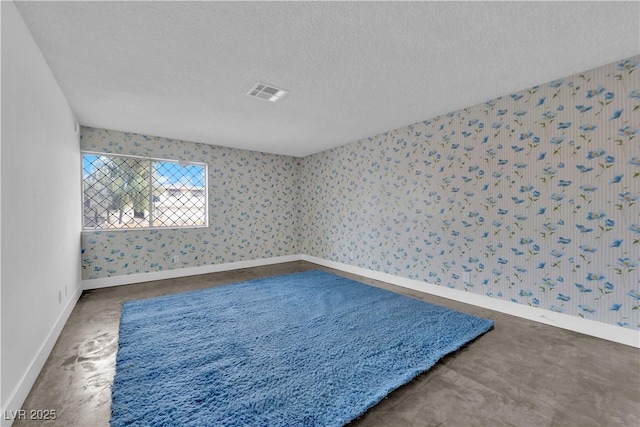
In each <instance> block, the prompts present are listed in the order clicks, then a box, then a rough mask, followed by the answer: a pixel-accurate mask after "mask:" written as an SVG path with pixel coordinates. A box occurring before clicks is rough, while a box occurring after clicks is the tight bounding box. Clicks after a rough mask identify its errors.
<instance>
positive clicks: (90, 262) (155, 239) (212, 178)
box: [80, 127, 300, 280]
mask: <svg viewBox="0 0 640 427" xmlns="http://www.w3.org/2000/svg"><path fill="white" fill-rule="evenodd" d="M80 146H81V149H82V150H87V151H96V152H104V153H117V154H130V155H138V156H148V157H156V158H163V159H172V160H185V161H189V160H190V161H197V162H203V163H207V164H208V165H209V177H208V179H209V227H208V228H197V229H156V230H126V231H96V232H86V233H83V234H82V269H83V273H82V277H83V279H85V280H86V279H97V278H103V277H111V276H120V275H125V274H133V273H145V272H152V271H161V270H167V269H174V268H183V267H197V266H203V265H209V264H222V263H226V262H237V261H247V260H254V259H261V258H270V257H276V256H284V255H292V254H297V253H300V250H299V248H298V245H297V242H298V237H297V233H296V227H297V219H298V217H299V213H298V212H297V207H298V203H297V197H298V196H299V193H300V192H299V191H298V182H299V176H298V175H299V172H300V159H297V158H294V157H287V156H279V155H273V154H265V153H258V152H254V151H245V150H237V149H231V148H223V147H217V146H212V145H208V144H200V143H193V142H187V141H179V140H173V139H167V138H160V137H151V136H146V135H136V134H132V133H123V132H116V131H109V130H104V129H94V128H85V127H83V128H82V132H81V142H80ZM175 255H177V256H179V260H180V261H179V262H178V263H173V262H172V259H173V257H174V256H175Z"/></svg>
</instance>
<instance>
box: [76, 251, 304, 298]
mask: <svg viewBox="0 0 640 427" xmlns="http://www.w3.org/2000/svg"><path fill="white" fill-rule="evenodd" d="M301 259H302V258H301V257H300V255H286V256H278V257H272V258H262V259H255V260H250V261H237V262H226V263H224V264H211V265H203V266H200V267H186V268H176V269H174V270H164V271H153V272H150V273H137V274H125V275H122V276H113V277H104V278H100V279H89V280H83V281H82V288H83V289H84V290H89V289H99V288H107V287H110V286H120V285H130V284H132V283H141V282H151V281H154V280H163V279H173V278H175V277H186V276H197V275H198V274H208V273H218V272H220V271H229V270H238V269H241V268H249V267H260V266H263V265H270V264H280V263H283V262H290V261H299V260H301Z"/></svg>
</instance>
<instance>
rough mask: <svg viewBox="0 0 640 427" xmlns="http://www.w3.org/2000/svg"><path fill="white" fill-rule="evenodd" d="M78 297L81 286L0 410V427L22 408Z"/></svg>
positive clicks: (6, 424)
mask: <svg viewBox="0 0 640 427" xmlns="http://www.w3.org/2000/svg"><path fill="white" fill-rule="evenodd" d="M80 295H82V286H77V287H76V290H75V292H74V293H73V294H72V295H71V298H69V300H68V301H67V304H66V305H65V306H64V310H62V313H60V316H58V319H57V320H56V322H55V323H54V325H53V327H52V328H51V330H50V331H49V334H48V335H47V338H46V339H45V340H44V342H43V343H42V345H40V348H39V349H38V352H37V353H36V355H35V357H34V358H33V360H31V363H29V367H28V368H27V371H26V372H25V373H24V375H23V376H22V378H20V381H19V382H18V385H17V386H16V388H15V389H14V390H13V392H11V394H10V395H9V397H8V398H7V400H6V402H7V403H6V406H5V407H4V408H2V417H1V419H0V420H1V422H0V425H1V426H2V427H5V426H7V427H8V426H11V424H13V419H7V418H11V417H10V414H18V410H20V408H22V405H23V404H24V401H25V399H26V398H27V396H28V395H29V392H30V391H31V387H33V384H34V383H35V382H36V379H38V375H40V371H41V370H42V367H43V366H44V364H45V362H46V361H47V358H48V357H49V354H50V353H51V350H52V349H53V346H54V345H55V343H56V341H57V340H58V337H59V336H60V333H61V332H62V328H63V327H64V325H65V324H66V323H67V319H69V316H70V315H71V312H72V311H73V308H74V307H75V306H76V303H77V302H78V299H80Z"/></svg>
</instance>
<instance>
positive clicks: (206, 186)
mask: <svg viewBox="0 0 640 427" xmlns="http://www.w3.org/2000/svg"><path fill="white" fill-rule="evenodd" d="M85 154H86V155H90V156H102V157H121V158H122V157H124V158H130V159H138V160H146V161H149V162H150V165H151V169H152V171H151V173H150V174H149V181H150V184H151V180H152V179H153V163H154V162H170V163H178V164H179V165H182V166H184V165H194V166H202V167H203V168H204V190H203V191H204V211H205V212H204V216H205V221H204V222H205V223H204V225H185V226H177V225H171V226H165V225H160V226H158V225H153V214H151V212H152V210H151V209H150V210H149V216H150V217H149V225H148V226H144V227H126V228H117V227H115V228H86V227H85V214H84V206H85V195H84V192H85V191H84V178H85V177H84V156H85ZM151 187H152V186H151V185H150V188H151ZM80 193H81V198H82V201H81V203H80V210H81V215H82V230H81V232H82V233H96V232H100V233H102V232H111V231H136V230H185V229H196V228H209V164H208V163H204V162H194V161H191V160H177V159H164V158H161V157H149V156H137V155H133V154H116V153H106V152H100V151H89V150H80ZM153 202H154V201H153V191H149V203H150V206H152V205H153Z"/></svg>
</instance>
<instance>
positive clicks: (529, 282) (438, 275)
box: [81, 56, 640, 329]
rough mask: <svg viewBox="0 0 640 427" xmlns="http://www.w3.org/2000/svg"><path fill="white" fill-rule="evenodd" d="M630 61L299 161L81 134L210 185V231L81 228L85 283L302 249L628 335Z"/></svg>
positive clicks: (635, 76) (635, 173) (634, 225)
mask: <svg viewBox="0 0 640 427" xmlns="http://www.w3.org/2000/svg"><path fill="white" fill-rule="evenodd" d="M639 63H640V56H638V57H633V58H630V59H626V60H622V61H618V62H615V63H612V64H609V65H606V66H603V67H600V68H596V69H594V70H591V71H587V72H585V73H581V74H577V75H574V76H570V77H567V78H564V79H558V80H554V81H552V82H550V83H548V84H546V85H540V86H536V87H533V88H531V89H528V90H524V91H521V92H518V93H515V94H512V95H510V96H505V97H500V98H497V99H494V100H491V101H488V102H486V103H482V104H478V105H475V106H472V107H468V108H464V109H462V110H459V111H456V112H452V113H449V114H446V115H442V116H438V117H435V118H432V119H430V120H425V121H423V122H419V123H415V124H413V125H410V126H407V127H405V128H401V129H396V130H393V131H390V132H386V133H384V134H380V135H376V136H373V137H370V138H366V139H363V140H360V141H357V142H354V143H351V144H347V145H345V146H342V147H338V148H335V149H331V150H328V151H324V152H321V153H317V154H314V155H311V156H307V157H305V158H302V159H299V158H293V157H287V156H278V155H272V154H264V153H257V152H249V151H244V150H237V149H230V148H223V147H215V146H211V145H207V144H200V143H192V142H187V141H179V140H172V139H167V138H160V137H151V136H146V135H136V134H130V133H122V132H116V131H107V130H101V129H93V128H83V130H82V138H81V147H82V149H84V150H90V151H98V152H105V153H121V154H132V155H141V156H149V157H158V158H167V159H176V160H192V161H199V162H206V163H208V164H209V187H210V188H209V204H210V212H209V215H210V226H209V228H207V229H182V230H180V229H167V230H152V231H150V230H127V231H118V232H110V231H99V232H91V233H83V236H82V265H83V278H84V279H96V278H102V277H110V276H117V275H123V274H133V273H144V272H150V271H161V270H163V269H168V268H180V267H195V266H202V265H210V264H220V263H226V262H234V261H243V260H252V259H260V258H268V257H275V256H283V255H290V254H298V253H305V254H308V255H312V256H316V257H320V258H324V259H327V260H333V261H338V262H342V263H345V264H350V265H354V266H358V267H363V268H367V269H370V270H374V271H380V272H385V273H390V274H394V275H398V276H402V277H407V278H411V279H415V280H419V281H424V282H429V283H433V284H436V285H440V286H446V287H449V288H453V289H459V290H464V291H467V292H470V293H477V294H481V295H487V296H490V297H493V298H498V299H502V300H505V301H513V302H514V303H519V304H525V305H530V306H533V307H539V308H543V309H547V310H551V311H554V312H558V313H564V314H569V315H574V316H579V317H583V318H588V319H592V320H597V321H600V322H605V323H610V324H614V325H619V326H622V327H627V328H634V329H638V328H640V286H639V285H640V284H639V283H638V276H639V274H638V264H639V261H640V256H639V254H640V208H639V206H640V205H639V204H638V198H639V197H640V137H638V132H639V131H640V79H639V75H640V71H638V64H639ZM176 254H177V255H180V259H181V263H180V265H177V266H175V265H171V263H170V259H171V258H172V256H173V255H176ZM463 273H465V274H469V275H470V280H468V281H466V280H462V277H463Z"/></svg>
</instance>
